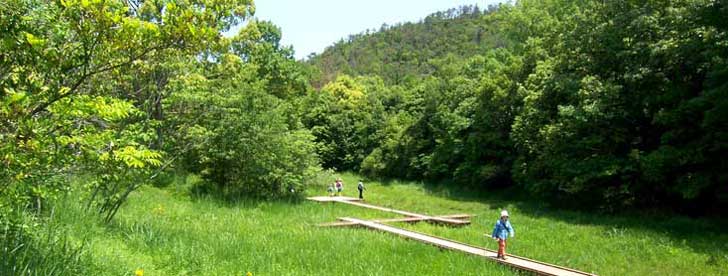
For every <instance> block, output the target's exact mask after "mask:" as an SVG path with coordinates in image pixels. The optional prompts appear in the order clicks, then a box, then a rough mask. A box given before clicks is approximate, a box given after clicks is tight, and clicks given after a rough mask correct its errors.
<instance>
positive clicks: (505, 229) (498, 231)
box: [492, 210, 516, 260]
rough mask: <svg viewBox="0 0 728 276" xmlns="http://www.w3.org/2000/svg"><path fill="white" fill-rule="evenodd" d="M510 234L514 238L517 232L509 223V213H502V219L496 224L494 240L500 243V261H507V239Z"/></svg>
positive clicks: (504, 211)
mask: <svg viewBox="0 0 728 276" xmlns="http://www.w3.org/2000/svg"><path fill="white" fill-rule="evenodd" d="M508 234H510V235H511V238H513V237H514V236H515V234H516V232H515V231H514V230H513V226H511V222H510V221H508V211H506V210H503V211H501V217H500V219H499V220H498V221H496V222H495V228H493V235H492V237H493V239H495V240H497V241H498V257H497V258H499V259H502V260H505V259H506V239H507V238H508Z"/></svg>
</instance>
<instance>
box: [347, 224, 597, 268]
mask: <svg viewBox="0 0 728 276" xmlns="http://www.w3.org/2000/svg"><path fill="white" fill-rule="evenodd" d="M341 219H342V220H343V221H347V222H352V223H357V224H358V225H361V226H365V227H367V228H370V229H374V230H379V231H384V232H389V233H393V234H395V235H399V236H402V237H405V238H408V239H412V240H416V241H420V242H423V243H426V244H430V245H434V246H437V247H440V248H444V249H449V250H454V251H461V252H465V253H469V254H473V255H478V256H483V257H487V258H488V259H490V260H494V261H497V262H500V263H502V264H505V265H509V266H512V267H515V268H518V269H522V270H527V271H531V272H534V273H537V274H540V275H567V276H572V275H594V274H590V273H586V272H582V271H578V270H575V269H571V268H566V267H561V266H557V265H552V264H547V263H543V262H539V261H534V260H530V259H527V258H523V257H519V256H515V255H508V258H507V259H506V260H501V259H496V258H495V257H496V255H497V252H495V251H493V250H489V249H486V248H481V247H476V246H472V245H468V244H464V243H461V242H457V241H452V240H447V239H443V238H439V237H434V236H430V235H426V234H422V233H418V232H414V231H410V230H405V229H401V228H397V227H393V226H389V225H385V224H381V223H377V222H373V221H366V220H360V219H355V218H341Z"/></svg>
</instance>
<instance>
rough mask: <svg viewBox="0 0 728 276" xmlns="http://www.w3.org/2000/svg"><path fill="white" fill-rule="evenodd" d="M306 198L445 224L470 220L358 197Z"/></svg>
mask: <svg viewBox="0 0 728 276" xmlns="http://www.w3.org/2000/svg"><path fill="white" fill-rule="evenodd" d="M308 199H309V200H313V201H319V202H340V203H345V204H349V205H354V206H359V207H364V208H369V209H374V210H379V211H384V212H390V213H395V214H400V215H403V216H406V217H411V218H419V219H420V220H424V221H429V222H434V223H440V224H447V225H453V226H463V225H469V224H470V221H467V220H459V219H454V218H448V217H433V216H428V215H422V214H417V213H412V212H407V211H401V210H396V209H392V208H387V207H381V206H376V205H371V204H366V203H363V202H361V201H360V200H359V199H358V198H351V197H342V196H318V197H309V198H308Z"/></svg>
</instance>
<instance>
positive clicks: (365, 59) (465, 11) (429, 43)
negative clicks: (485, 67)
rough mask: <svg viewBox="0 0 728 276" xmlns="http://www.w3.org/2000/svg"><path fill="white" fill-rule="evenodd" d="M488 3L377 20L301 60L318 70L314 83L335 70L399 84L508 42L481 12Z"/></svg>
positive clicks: (325, 79)
mask: <svg viewBox="0 0 728 276" xmlns="http://www.w3.org/2000/svg"><path fill="white" fill-rule="evenodd" d="M495 10H497V6H490V7H488V8H487V9H485V10H481V8H480V7H478V6H462V7H459V8H452V9H449V10H447V11H442V12H437V13H434V14H431V15H429V16H427V17H425V18H424V19H423V20H421V21H420V22H418V23H411V22H406V23H399V24H396V25H394V26H388V25H387V24H383V25H382V27H381V28H380V29H379V30H367V31H365V32H363V33H360V34H355V35H350V36H349V37H348V38H347V39H346V40H343V39H342V40H340V41H339V42H337V43H334V45H331V46H329V47H328V48H326V50H325V51H324V52H323V53H321V54H319V55H314V56H310V57H309V60H308V61H307V62H308V63H310V64H313V65H315V67H316V68H317V69H319V70H320V71H319V72H318V73H319V74H318V75H314V78H313V79H312V83H313V84H314V86H316V87H321V86H322V85H323V84H325V83H327V82H330V81H333V80H334V78H335V77H336V75H338V74H340V73H344V74H349V75H376V76H380V77H381V78H382V79H383V80H384V81H385V82H386V83H387V84H400V83H403V82H407V81H414V80H416V79H419V78H421V77H423V76H427V75H431V74H433V73H435V72H437V71H439V70H441V69H442V68H443V67H446V66H450V64H449V63H451V62H453V61H455V60H459V59H462V58H464V57H470V56H473V55H476V54H478V53H483V52H485V51H487V50H488V49H491V48H494V47H502V46H505V45H504V44H505V43H507V42H508V40H505V39H503V38H501V36H500V33H498V32H494V30H495V29H494V28H493V27H492V24H491V22H490V20H489V18H490V17H487V16H485V15H487V14H489V13H492V12H494V11H495Z"/></svg>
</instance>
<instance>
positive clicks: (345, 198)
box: [306, 196, 361, 202]
mask: <svg viewBox="0 0 728 276" xmlns="http://www.w3.org/2000/svg"><path fill="white" fill-rule="evenodd" d="M306 199H308V200H312V201H318V202H341V201H361V199H358V198H354V197H348V196H312V197H307V198H306Z"/></svg>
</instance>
